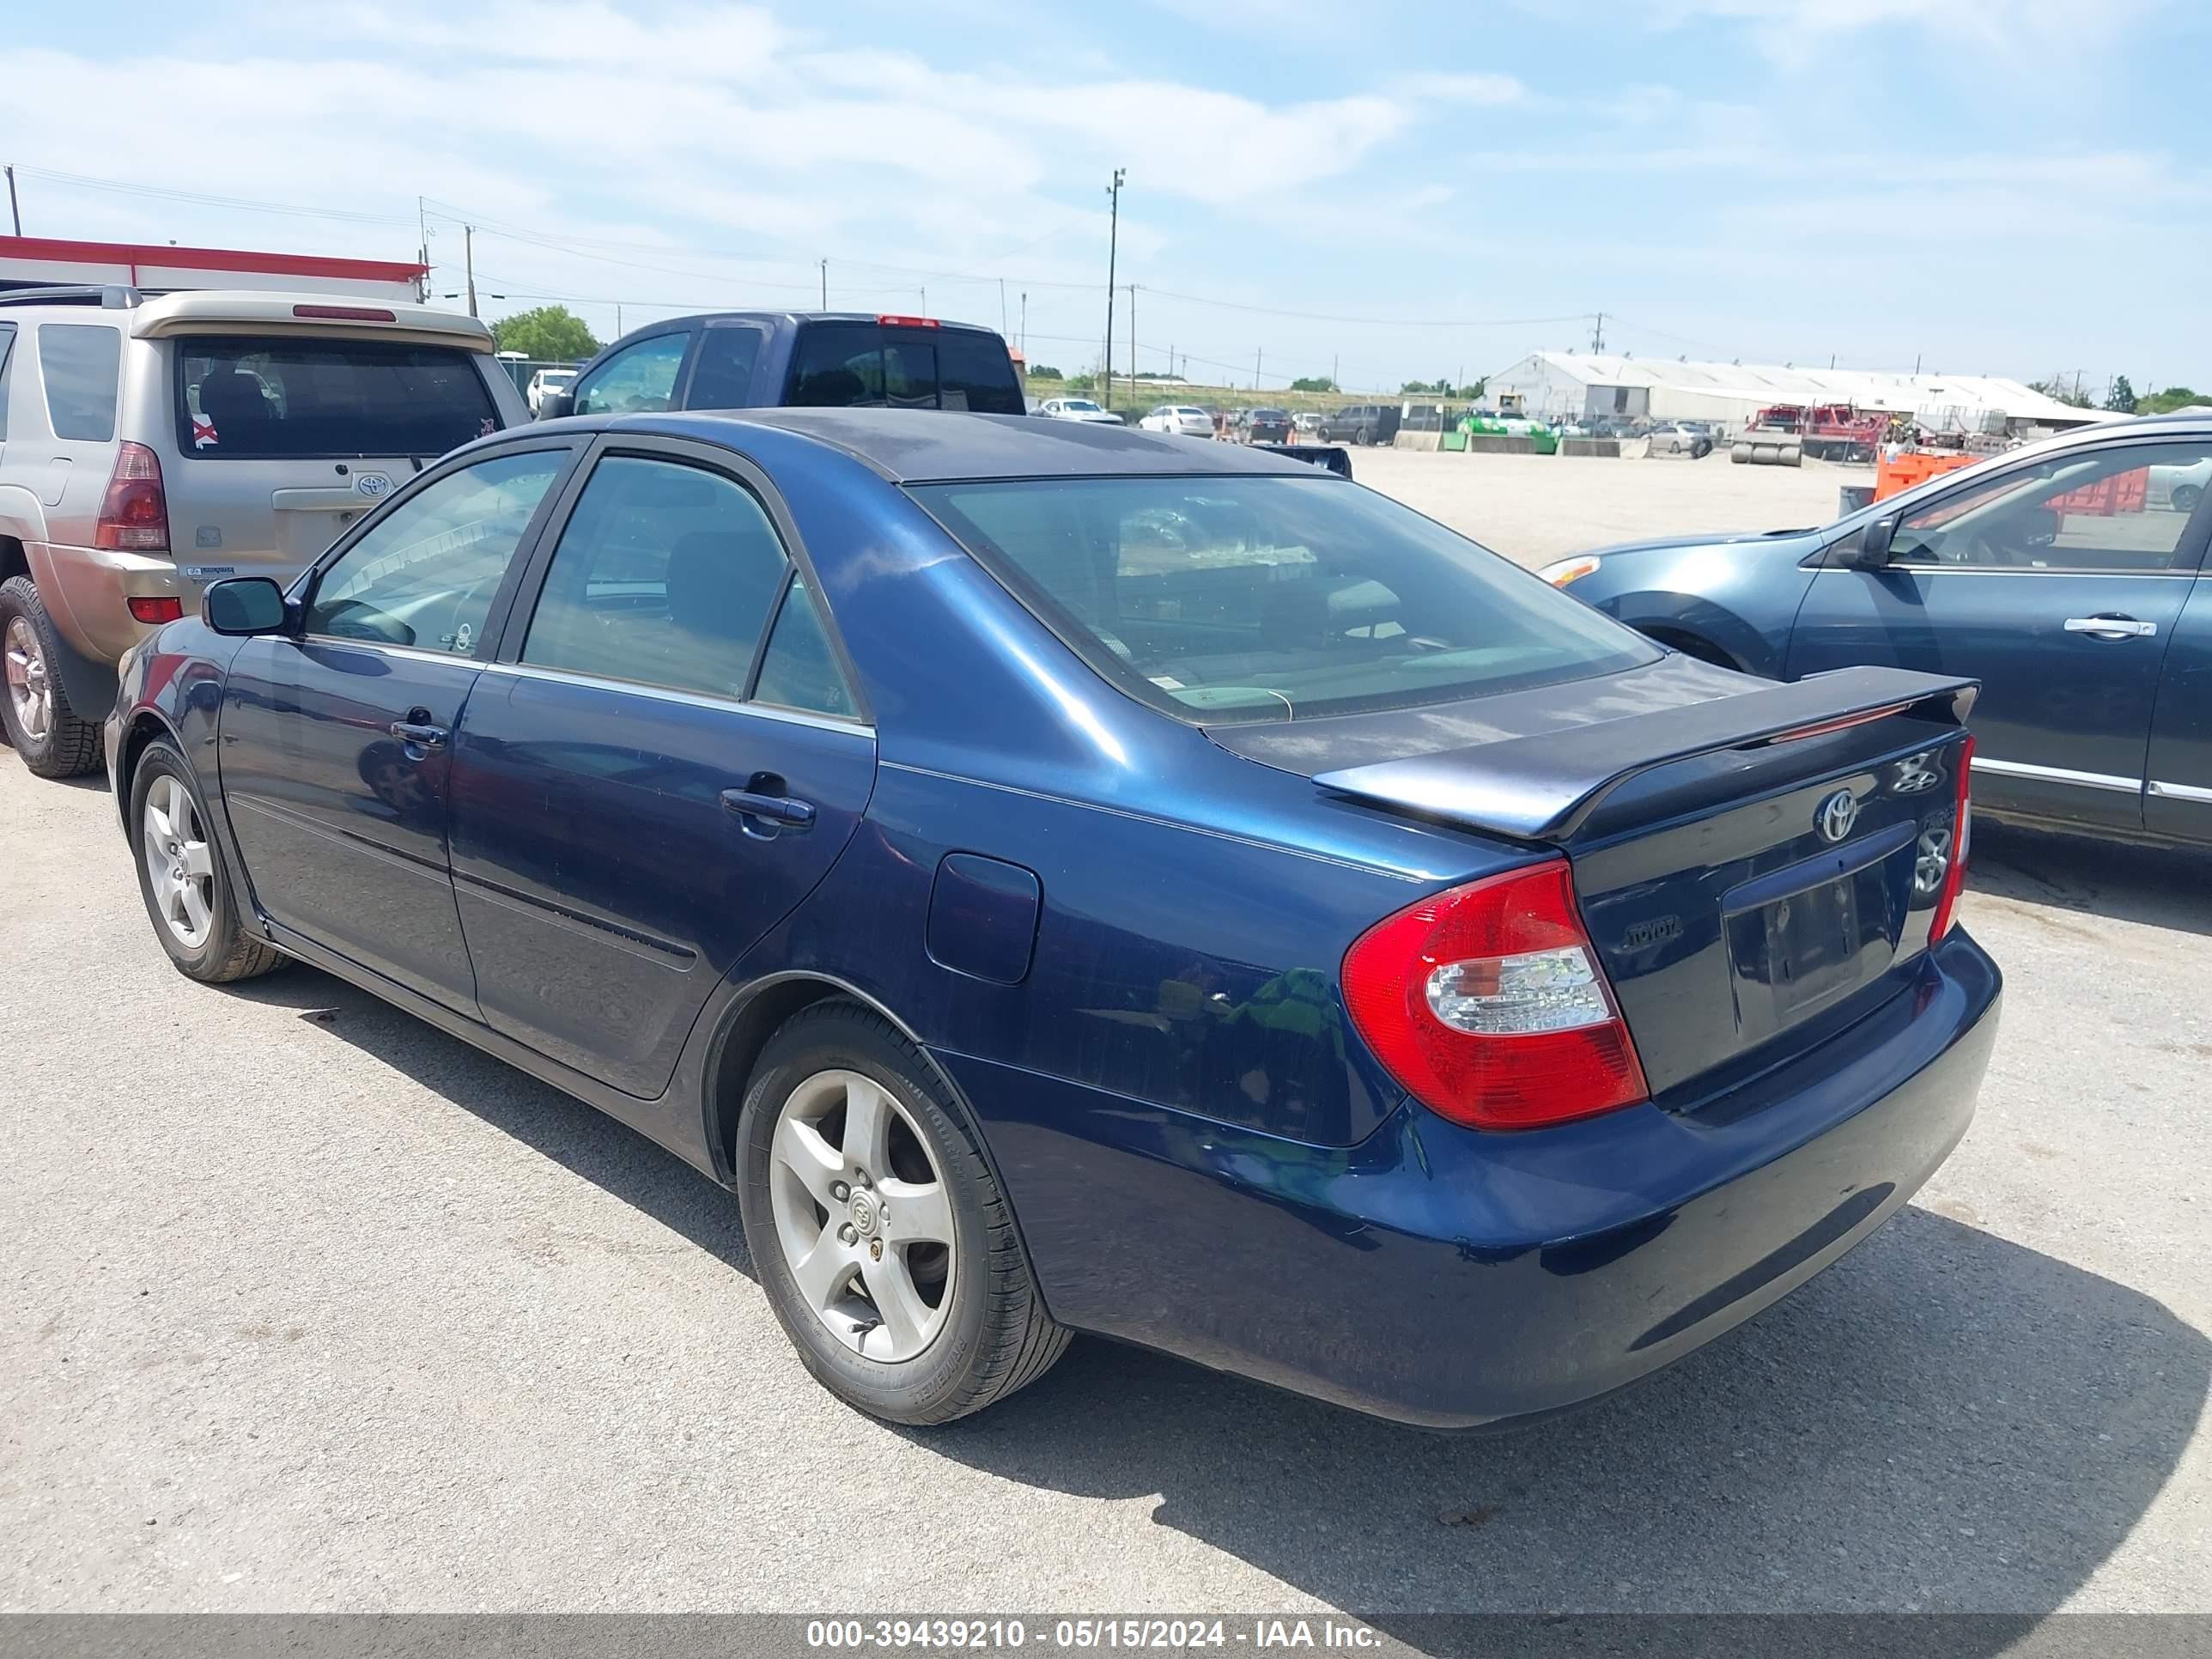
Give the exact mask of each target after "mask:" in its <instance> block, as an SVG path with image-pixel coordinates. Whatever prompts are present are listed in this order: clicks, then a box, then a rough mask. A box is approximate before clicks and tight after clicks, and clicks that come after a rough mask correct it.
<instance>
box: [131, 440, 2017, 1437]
mask: <svg viewBox="0 0 2212 1659" xmlns="http://www.w3.org/2000/svg"><path fill="white" fill-rule="evenodd" d="M1973 695H1974V686H1973V684H1972V682H1971V681H1967V680H1961V679H1958V678H1947V677H1945V676H1942V675H1939V674H1931V673H1924V672H1915V671H1906V670H1902V669H1896V668H1879V669H1858V670H1846V671H1841V672H1838V673H1833V674H1829V675H1824V676H1820V677H1818V678H1811V679H1807V680H1804V681H1802V682H1800V683H1798V684H1786V685H1785V684H1775V683H1773V682H1771V681H1768V680H1763V679H1759V678H1753V677H1751V676H1749V675H1746V674H1742V673H1739V672H1735V671H1730V670H1727V669H1724V668H1720V667H1717V666H1713V665H1708V664H1705V663H1700V662H1697V661H1694V660H1692V659H1689V658H1687V657H1686V656H1683V655H1680V654H1678V653H1670V652H1666V651H1662V650H1661V649H1658V648H1656V647H1654V646H1653V645H1651V644H1650V642H1649V641H1645V640H1644V639H1643V638H1642V637H1640V636H1639V635H1636V634H1634V633H1632V631H1630V630H1629V629H1626V628H1625V627H1623V626H1622V625H1620V623H1616V622H1614V621H1613V620H1611V619H1610V618H1607V617H1602V616H1600V615H1598V614H1597V613H1595V611H1589V610H1587V609H1585V608H1584V607H1583V606H1581V605H1577V604H1576V603H1575V602H1574V600H1573V599H1571V598H1569V597H1568V596H1567V595H1565V594H1563V593H1560V592H1557V591H1556V590H1554V589H1553V588H1552V587H1549V586H1547V585H1546V584H1545V583H1543V582H1542V581H1541V580H1538V579H1537V578H1536V577H1535V576H1534V575H1531V574H1527V573H1525V572H1523V571H1522V570H1519V569H1517V568H1515V567H1513V566H1512V565H1510V564H1509V563H1507V562H1505V561H1504V560H1502V559H1499V558H1498V557H1495V556H1492V555H1491V554H1489V553H1487V552H1486V551H1484V550H1482V549H1480V548H1479V547H1477V546H1475V545H1474V544H1471V543H1469V542H1467V541H1465V540H1462V538H1459V537H1458V536H1455V535H1454V534H1452V533H1451V532H1448V531H1446V530H1444V529H1443V528H1441V527H1440V526H1437V525H1435V524H1433V523H1431V521H1429V520H1426V519H1424V518H1421V517H1420V516H1419V515H1418V514H1416V513H1412V512H1410V511H1408V510H1407V509H1406V508H1404V507H1400V506H1397V505H1396V504H1395V503H1393V502H1392V501H1389V500H1387V499H1385V498H1384V497H1383V496H1381V495H1376V494H1374V493H1373V492H1371V491H1370V490H1367V489H1363V488H1361V487H1359V486H1358V485H1356V484H1353V483H1350V482H1348V481H1346V480H1345V479H1342V478H1340V477H1334V476H1332V475H1330V474H1328V473H1327V472H1322V471H1316V469H1314V468H1311V467H1309V466H1305V465H1300V464H1299V463H1297V462H1296V461H1291V460H1286V459H1280V458H1278V457H1273V456H1269V455H1266V454H1262V453H1253V452H1252V451H1249V450H1246V449H1240V448H1237V447H1231V446H1229V445H1206V444H1199V445H1193V444H1190V443H1188V442H1187V441H1184V440H1182V439H1178V438H1174V437H1163V436H1158V435H1152V434H1148V433H1139V432H1132V431H1127V430H1121V429H1107V428H1097V427H1091V426H1082V425H1076V424H1071V423H1066V422H1047V421H1031V420H1025V419H1022V418H1020V417H1018V416H971V415H960V414H945V413H941V412H931V413H927V414H919V413H915V412H914V411H909V410H766V411H759V412H756V413H751V414H747V415H743V416H714V415H666V414H663V415H641V416H624V417H621V418H617V419H612V420H609V419H605V418H596V419H595V418H592V417H585V418H582V419H579V420H573V421H558V422H550V423H546V424H543V425H540V426H538V427H535V428H529V429H527V430H525V431H522V432H518V433H509V434H504V435H500V436H498V437H495V438H493V439H490V440H488V441H483V442H481V443H477V444H475V445H472V446H471V447H467V448H465V449H462V450H459V451H458V452H456V453H453V454H452V455H449V456H447V458H445V459H443V460H441V461H440V462H439V463H437V464H436V465H433V466H432V467H430V468H429V469H428V470H427V471H424V472H423V473H422V474H421V475H420V476H419V477H416V478H415V479H414V480H412V481H411V482H410V483H409V484H408V485H407V486H406V487H405V488H404V489H401V490H399V491H398V492H397V493H396V494H395V495H393V496H392V498H391V499H390V500H389V501H386V502H385V503H384V504H383V505H382V506H380V507H379V508H378V509H377V510H376V511H375V512H374V513H371V514H369V515H368V517H367V518H366V519H365V520H362V522H361V523H360V524H358V525H356V526H354V527H353V528H352V529H351V530H350V531H349V532H348V533H347V534H346V535H345V536H344V537H343V538H342V539H341V540H340V541H339V542H338V543H337V545H336V546H334V547H332V548H331V550H330V551H329V552H328V553H327V554H326V555H325V556H324V557H323V558H322V559H320V560H319V562H317V563H316V564H315V566H314V567H313V568H312V569H310V570H309V571H307V573H306V574H304V575H303V576H301V578H300V579H299V580H297V581H295V583H294V584H292V586H291V587H290V588H289V590H288V591H286V590H280V589H278V588H277V587H276V586H275V585H274V584H272V583H270V582H267V581H264V580H253V579H246V580H228V581H222V582H218V583H216V584H215V585H214V586H210V587H209V588H208V589H207V590H206V592H205V593H204V596H203V599H202V602H201V608H200V614H199V615H198V616H197V617H191V618H188V619H186V620H185V621H182V622H179V623H173V624H171V625H170V626H168V627H167V628H166V629H163V630H162V631H161V633H160V634H158V635H155V637H154V638H153V639H152V640H150V641H149V642H147V643H146V644H145V645H143V646H142V647H139V649H138V650H137V652H136V653H134V654H133V655H132V656H131V659H129V661H128V662H127V664H126V665H125V671H124V676H123V692H122V696H121V698H120V701H119V702H118V706H117V708H116V710H115V713H114V714H113V716H112V719H111V720H110V721H109V723H108V726H107V753H108V763H109V767H110V769H111V772H112V779H113V782H114V786H115V797H116V799H117V801H118V804H119V805H120V807H121V811H122V815H123V826H124V829H125V834H126V836H127V837H128V839H129V842H130V845H131V852H132V856H133V858H134V859H135V860H136V862H137V868H138V872H139V877H140V880H141V883H142V885H143V889H144V893H145V899H146V907H147V910H148V913H149V916H150V917H151V919H152V921H153V925H154V933H155V937H156V939H159V940H160V942H161V946H162V948H163V949H164V950H165V951H167V952H168V954H169V956H170V957H172V959H173V961H174V962H175V963H176V964H177V966H178V967H179V969H182V970H183V971H184V972H185V973H186V974H188V975H191V976H192V977H193V978H195V979H199V980H204V981H226V980H234V979H239V978H242V977H244V976H246V975H252V974H257V973H260V972H263V971H264V970H266V969H270V968H273V967H275V966H276V965H277V964H278V963H279V962H281V961H283V960H284V959H286V958H298V959H300V960H301V961H305V962H307V963H313V964H314V965H316V966H318V967H319V968H322V969H325V970H327V971H329V972H331V973H333V974H336V975H340V976H341V977H343V978H345V979H347V980H349V981H353V982H354V983H356V984H357V985H359V986H362V987H365V988H367V989H368V990H369V991H371V992H373V993H374V994H376V995H378V996H380V997H382V998H385V999H386V1000H389V1001H391V1002H392V1003H393V1004H396V1005H397V1006H399V1007H402V1008H404V1009H406V1010H409V1011H410V1012H413V1013H416V1014H417V1015H420V1016H421V1017H422V1018H424V1019H427V1020H428V1021H430V1022H431V1023H433V1024H436V1025H438V1026H439V1027H441V1028H442V1029H443V1030H447V1031H449V1032H452V1033H453V1034H455V1035H457V1036H460V1037H462V1038H464V1039H465V1040H466V1041H468V1042H473V1043H475V1044H477V1045H478V1046H479V1047H481V1048H484V1049H486V1050H488V1051H489V1052H490V1053H492V1054H496V1055H498V1056H500V1057H501V1058H503V1059H505V1060H509V1061H512V1062H513V1064H514V1065H516V1066H520V1067H522V1068H523V1069H524V1070H526V1071H527V1072H530V1073H532V1074H534V1075H536V1076H538V1077H539V1078H542V1079H545V1080H546V1081H548V1082H550V1083H551V1084H553V1085H556V1086H557V1087H559V1088H562V1089H564V1090H567V1091H569V1092H570V1093H572V1094H574V1095H576V1096H578V1097H581V1098H582V1099H584V1100H586V1101H588V1102H590V1103H592V1104H594V1105H596V1106H599V1107H600V1108H602V1109H605V1111H607V1112H609V1113H611V1114H612V1115H614V1116H616V1117H617V1118H619V1119H621V1120H622V1121H624V1122H625V1123H629V1124H631V1125H634V1126H635V1127H637V1128H639V1129H640V1130H641V1131H643V1132H644V1133H647V1135H650V1136H651V1137H653V1139H656V1140H658V1141H659V1142H661V1143H662V1144H663V1145H664V1146H667V1147H668V1148H670V1149H671V1151H673V1152H676V1153H677V1154H678V1155H679V1156H681V1157H683V1158H687V1159H689V1160H690V1162H691V1163H693V1164H696V1166H697V1167H698V1168H699V1169H700V1170H702V1171H704V1172H705V1173H706V1174H707V1175H708V1176H709V1177H710V1178H712V1179H713V1180H714V1181H716V1182H720V1183H721V1184H722V1185H724V1186H726V1187H727V1188H730V1189H731V1190H732V1192H734V1194H736V1197H737V1201H738V1206H739V1207H740V1211H741V1213H742V1216H743V1219H744V1230H745V1235H746V1237H747V1240H748V1241H749V1243H750V1248H751V1252H752V1255H753V1258H754V1261H755V1262H756V1263H757V1269H758V1274H759V1279H760V1283H761V1285H762V1288H763V1290H764V1291H765V1292H766V1293H767V1295H768V1297H769V1300H770V1302H771V1303H772V1304H773V1305H774V1306H775V1311H776V1313H777V1315H778V1316H779V1317H780V1318H781V1321H782V1323H783V1325H784V1328H785V1329H786V1330H787V1332H788V1333H789V1334H790V1337H791V1340H792V1341H793V1344H794V1345H795V1346H797V1348H798V1350H799V1354H800V1355H801V1357H802V1358H804V1360H805V1364H807V1366H808V1367H809V1369H810V1370H811V1371H812V1372H813V1373H814V1375H815V1376H817V1377H818V1378H819V1379H820V1380H821V1381H822V1383H823V1384H825V1385H826V1386H827V1387H829V1389H832V1390H834V1391H835V1392H836V1393H837V1394H838V1395H841V1396H842V1397H843V1398H844V1399H845V1400H847V1401H850V1402H852V1403H853V1404H854V1405H855V1406H858V1407H860V1408H861V1409H863V1410H866V1411H868V1412H872V1413H876V1414H878V1415H879V1416H882V1417H885V1418H890V1419H896V1420H898V1421H902V1422H913V1423H927V1422H937V1421H941V1420H944V1419H950V1418H953V1417H957V1416H959V1415H961V1414H963V1413H968V1412H971V1411H975V1410H976V1409H978V1408H979V1407H983V1406H985V1405H987V1404H989V1403H990V1402H992V1401H994V1400H997V1399H999V1398H1000V1396H1002V1395H1006V1394H1007V1393H1009V1392H1011V1391H1012V1390H1013V1389H1018V1388H1019V1387H1021V1386H1022V1385H1023V1384H1024V1383H1028V1382H1030V1381H1031V1380H1032V1379H1033V1378H1035V1377H1036V1376H1039V1375H1040V1374H1041V1373H1042V1372H1043V1371H1044V1370H1045V1369H1046V1368H1047V1367H1048V1365H1050V1364H1052V1362H1053V1361H1054V1358H1057V1357H1058V1356H1059V1354H1060V1352H1061V1350H1062V1349H1063V1348H1064V1347H1065V1346H1066V1342H1067V1340H1068V1335H1069V1334H1070V1333H1071V1332H1073V1331H1091V1332H1098V1333H1103V1334H1109V1335H1112V1336H1115V1337H1121V1338H1124V1339H1127V1340H1132V1341H1136V1342H1140V1343H1146V1344H1149V1345H1151V1346H1155V1347H1158V1348H1163V1349H1165V1350H1168V1351H1170V1352H1174V1353H1177V1354H1182V1355H1185V1356H1187V1357H1188V1358H1192V1359H1195V1360H1198V1361H1200V1362H1201V1363H1202V1364H1208V1365H1213V1366H1218V1367H1220V1368H1222V1369H1224V1370H1233V1371H1237V1372H1241V1373H1243V1374H1245V1375H1248V1376H1255V1377H1260V1378H1263V1379H1265V1380H1267V1381H1268V1382H1270V1383H1278V1384H1280V1385H1282V1386H1284V1387H1286V1388H1291V1389H1299V1390H1302V1391H1304V1392H1305V1393H1308V1394H1311V1395H1318V1396H1321V1397H1322V1398H1324V1399H1328V1400H1332V1401H1340V1402H1342V1403H1343V1404H1346V1405H1348V1406H1352V1407H1358V1408H1359V1409H1361V1410H1364V1411H1369V1412H1374V1413H1381V1414H1383V1415H1384V1416H1388V1417H1392V1418H1395V1419H1401V1420H1403V1421H1406V1422H1409V1423H1416V1424H1423V1425H1433V1426H1439V1427H1463V1426H1474V1425H1484V1424H1489V1423H1493V1422H1497V1421H1499V1420H1501V1419H1512V1418H1517V1417H1524V1416H1527V1415H1529V1414H1532V1413H1540V1412H1544V1411H1548V1410H1552V1409H1554V1408H1557V1407H1565V1406H1568V1405H1571V1404H1574V1403H1575V1402H1577V1401H1583V1400H1587V1399H1589V1398H1591V1397H1593V1396H1595V1395H1600V1394H1602V1393H1604V1392H1605V1391H1607V1390H1608V1389H1613V1388H1615V1387H1617V1386H1619V1385H1620V1384H1622V1383H1626V1382H1628V1381H1630V1380H1632V1378H1634V1377H1636V1376H1640V1375H1642V1374H1643V1373H1645V1372H1648V1371H1650V1370H1653V1369H1655V1368H1656V1367H1658V1366H1661V1365H1663V1364H1667V1363H1668V1362H1669V1361H1671V1360H1674V1359H1676V1358H1680V1356H1681V1355H1683V1354H1685V1353H1686V1352H1689V1351H1690V1350H1692V1349H1693V1348H1695V1347H1697V1346H1699V1344H1701V1343H1703V1342H1705V1341H1708V1340H1711V1338H1713V1337H1714V1336H1716V1335H1717V1334H1720V1333H1721V1332H1723V1331H1724V1330H1726V1329H1728V1328H1729V1327H1730V1326H1732V1325H1734V1324H1735V1323H1736V1322H1738V1321H1740V1320H1742V1319H1744V1318H1746V1317H1747V1316H1750V1315H1752V1314H1753V1313H1755V1312H1756V1311H1758V1310H1759V1309H1761V1308H1763V1307H1765V1306H1766V1305H1767V1304H1770V1303H1771V1302H1773V1301H1774V1300H1775V1299H1776V1298H1777V1297H1780V1296H1782V1295H1784V1293H1786V1292H1787V1291H1790V1289H1791V1288H1792V1287H1794V1286H1796V1285H1799V1284H1801V1283H1802V1282H1803V1281H1804V1280H1805V1279H1808V1278H1809V1277H1810V1276H1811V1275H1812V1274H1814V1273H1817V1272H1819V1271H1820V1269H1821V1268H1822V1267H1826V1265H1827V1264H1828V1263H1830V1262H1832V1261H1835V1260H1836V1259H1837V1258H1838V1256H1840V1255H1843V1254H1844V1252H1845V1251H1846V1250H1848V1249H1850V1248H1851V1247H1852V1246H1853V1245H1854V1244H1856V1243H1858V1242H1859V1241H1860V1240H1861V1239H1863V1238H1864V1237H1867V1235H1868V1234H1869V1232H1871V1231H1873V1230H1874V1229H1875V1228H1877V1227H1879V1226H1880V1225H1881V1223H1882V1222H1883V1220H1884V1219H1885V1218H1887V1217H1888V1216H1889V1215H1890V1214H1891V1213H1892V1212H1894V1211H1895V1210H1896V1209H1897V1208H1898V1207H1899V1206H1900V1205H1902V1204H1903V1203H1904V1202H1905V1200H1906V1199H1907V1198H1908V1197H1909V1196H1910V1195H1911V1194H1912V1192H1913V1191H1914V1190H1915V1188H1917V1187H1918V1186H1919V1185H1920V1183H1921V1182H1923V1181H1924V1180H1925V1179H1926V1178H1927V1177H1928V1176H1929V1172H1930V1171H1932V1170H1934V1169H1935V1168H1936V1165H1937V1164H1940V1163H1941V1162H1942V1159H1943V1158H1944V1157H1945V1156H1946V1155H1947V1154H1948V1152H1949V1151H1950V1149H1951V1148H1952V1146H1954V1144H1955V1143H1956V1142H1957V1141H1958V1139H1959V1137H1960V1134H1961V1133H1963V1132H1964V1131H1965V1128H1966V1123H1967V1120H1968V1118H1969V1116H1970V1115H1971V1114H1972V1109H1973V1103H1974V1097H1975V1093H1976V1091H1977V1089H1978V1085H1979V1083H1980V1080H1981V1077H1982V1072H1983V1068H1984V1063H1985V1061H1986V1060H1987V1057H1988V1054H1989V1048H1990V1042H1991V1041H1992V1038H1993V1036H1994V1034H1995V1031H1996V1007H1997V1002H1998V993H1999V978H1998V974H1997V970H1996V967H1995V965H1994V964H1992V963H1991V962H1990V959H1989V957H1987V956H1985V955H1984V954H1983V952H1982V951H1981V950H1980V949H1979V947H1978V946H1977V945H1975V943H1974V942H1973V940H1972V939H1970V938H1968V937H1967V936H1966V933H1965V932H1964V931H1963V930H1962V929H1961V928H1960V927H1957V926H1956V925H1955V924H1954V904H1955V902H1956V901H1957V898H1958V894H1959V889H1960V879H1961V872H1962V870H1963V868H1964V860H1965V855H1966V796H1967V779H1968V765H1967V762H1968V757H1969V754H1970V751H1971V747H1972V739H1971V738H1969V737H1968V736H1967V735H1966V726H1965V723H1966V714H1967V711H1968V708H1969V705H1970V704H1971V702H1972V697H1973Z"/></svg>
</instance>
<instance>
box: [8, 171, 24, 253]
mask: <svg viewBox="0 0 2212 1659" xmlns="http://www.w3.org/2000/svg"><path fill="white" fill-rule="evenodd" d="M8 216H9V218H10V219H12V220H13V221H14V222H15V234H17V235H18V236H21V234H23V210H22V209H21V208H19V207H17V206H16V205H15V165H14V164H13V163H12V162H11V163H9V167H8Z"/></svg>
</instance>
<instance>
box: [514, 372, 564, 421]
mask: <svg viewBox="0 0 2212 1659" xmlns="http://www.w3.org/2000/svg"><path fill="white" fill-rule="evenodd" d="M575 384H576V371H575V370H574V369H573V368H541V369H539V370H538V372H537V373H536V374H532V376H531V377H530V386H529V389H528V390H527V391H526V392H524V394H523V397H524V398H525V400H526V402H527V403H528V404H530V412H531V413H532V415H535V414H537V413H538V409H539V405H540V404H542V403H543V402H544V397H545V394H546V393H547V392H566V391H568V389H569V388H570V387H571V386H574V385H575Z"/></svg>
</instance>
